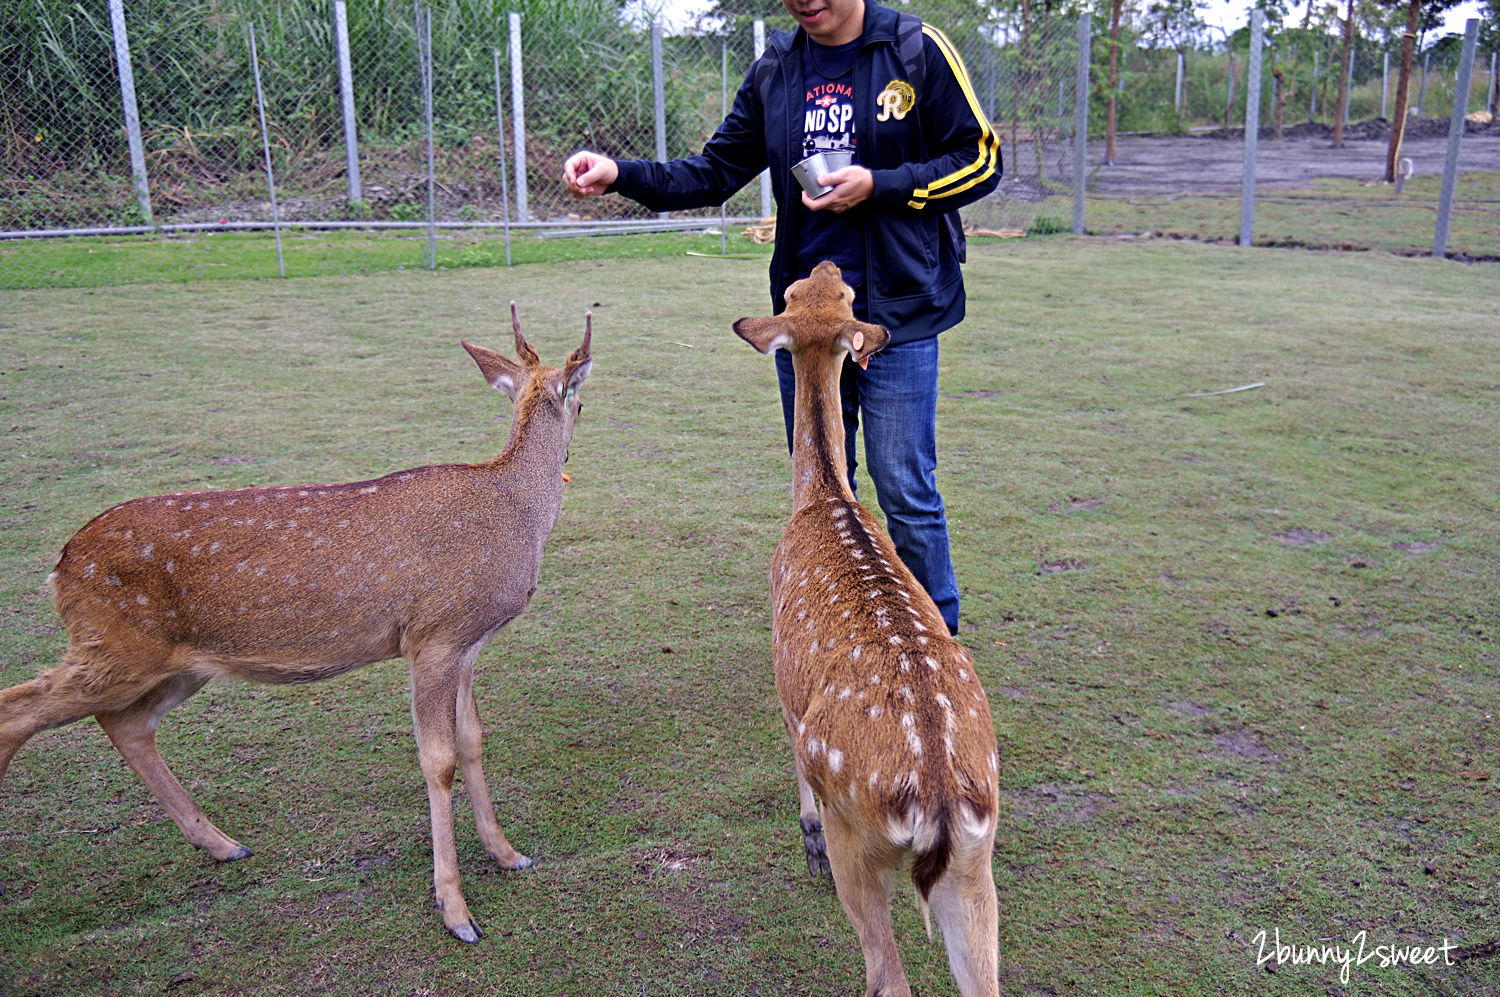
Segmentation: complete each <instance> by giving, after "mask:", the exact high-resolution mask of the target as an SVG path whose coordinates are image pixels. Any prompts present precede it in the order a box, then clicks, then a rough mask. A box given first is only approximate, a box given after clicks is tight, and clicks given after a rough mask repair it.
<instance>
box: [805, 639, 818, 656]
mask: <svg viewBox="0 0 1500 997" xmlns="http://www.w3.org/2000/svg"><path fill="white" fill-rule="evenodd" d="M819 646H820V645H819V643H818V642H817V641H813V642H812V643H811V644H810V645H808V648H807V650H808V653H809V654H817V653H818V648H819Z"/></svg>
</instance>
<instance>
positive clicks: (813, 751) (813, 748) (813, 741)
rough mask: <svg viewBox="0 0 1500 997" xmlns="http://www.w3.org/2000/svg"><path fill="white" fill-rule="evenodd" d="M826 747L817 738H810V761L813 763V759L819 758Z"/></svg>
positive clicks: (808, 740) (808, 742) (808, 755)
mask: <svg viewBox="0 0 1500 997" xmlns="http://www.w3.org/2000/svg"><path fill="white" fill-rule="evenodd" d="M824 747H826V745H825V744H824V743H823V742H822V741H820V740H818V739H817V738H815V737H810V738H808V739H807V758H808V760H809V761H811V760H812V759H814V758H817V757H818V755H820V754H822V752H823V748H824Z"/></svg>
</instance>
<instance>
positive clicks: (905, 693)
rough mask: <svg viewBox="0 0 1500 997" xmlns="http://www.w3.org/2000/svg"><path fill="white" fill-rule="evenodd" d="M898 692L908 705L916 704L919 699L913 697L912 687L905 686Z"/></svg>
mask: <svg viewBox="0 0 1500 997" xmlns="http://www.w3.org/2000/svg"><path fill="white" fill-rule="evenodd" d="M896 691H897V692H899V693H901V698H902V699H904V700H906V701H907V702H908V703H915V702H916V701H917V697H916V696H914V695H912V691H911V686H909V685H903V686H902V687H901V688H900V689H898V690H896Z"/></svg>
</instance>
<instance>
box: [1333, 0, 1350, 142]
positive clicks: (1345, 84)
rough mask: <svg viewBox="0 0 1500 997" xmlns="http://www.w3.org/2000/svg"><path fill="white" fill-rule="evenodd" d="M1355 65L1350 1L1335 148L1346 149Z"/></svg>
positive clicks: (1335, 131) (1340, 72) (1342, 61)
mask: <svg viewBox="0 0 1500 997" xmlns="http://www.w3.org/2000/svg"><path fill="white" fill-rule="evenodd" d="M1353 64H1354V0H1349V14H1348V16H1347V17H1345V18H1344V54H1343V58H1342V59H1341V60H1340V62H1339V96H1338V106H1337V107H1335V108H1334V109H1333V147H1334V148H1335V149H1342V148H1343V147H1344V124H1345V122H1344V109H1345V108H1346V107H1348V106H1349V86H1350V84H1352V83H1353V82H1354V81H1353V80H1351V79H1349V76H1350V71H1351V70H1352V69H1353Z"/></svg>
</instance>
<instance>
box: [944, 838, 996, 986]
mask: <svg viewBox="0 0 1500 997" xmlns="http://www.w3.org/2000/svg"><path fill="white" fill-rule="evenodd" d="M991 840H993V836H991V838H990V839H989V840H985V841H983V842H982V843H977V844H975V845H974V846H973V847H971V848H969V849H967V850H964V851H960V850H958V849H955V852H954V854H953V857H952V860H951V862H950V864H949V866H948V871H947V872H946V873H944V874H943V876H942V878H941V879H939V880H938V881H937V882H936V883H934V884H933V886H932V896H931V897H930V900H931V903H932V913H933V914H934V915H935V916H936V917H937V922H938V927H939V928H940V929H941V930H942V932H943V945H944V946H945V947H946V948H947V950H948V966H949V968H950V969H952V971H953V979H954V981H955V982H956V983H957V984H958V992H959V993H960V994H961V995H963V997H999V993H1000V978H999V977H1000V908H999V902H998V900H997V899H996V897H995V872H994V868H993V866H992V864H991V854H992V851H993V848H992V846H991V844H990V841H991Z"/></svg>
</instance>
